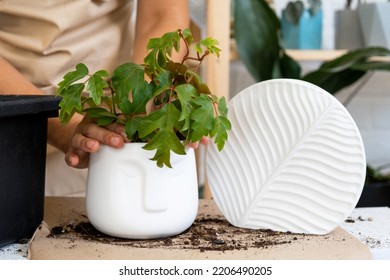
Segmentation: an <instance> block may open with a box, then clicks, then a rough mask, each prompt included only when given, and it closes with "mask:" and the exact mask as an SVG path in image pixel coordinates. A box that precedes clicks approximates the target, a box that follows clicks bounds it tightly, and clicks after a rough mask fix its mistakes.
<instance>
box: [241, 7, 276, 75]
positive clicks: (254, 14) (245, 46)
mask: <svg viewBox="0 0 390 280" xmlns="http://www.w3.org/2000/svg"><path fill="white" fill-rule="evenodd" d="M234 18H235V20H234V35H235V38H236V42H237V49H238V53H239V56H240V58H241V60H242V61H243V63H244V65H245V66H246V68H247V69H248V71H249V72H250V73H251V75H252V76H253V78H254V79H255V80H256V81H258V82H260V81H263V80H268V79H272V78H273V76H272V73H273V70H274V65H275V64H277V63H278V61H279V55H280V50H281V46H280V44H279V37H278V34H279V30H280V22H279V19H278V17H277V16H276V14H275V13H274V11H273V10H272V9H271V8H270V7H269V5H268V3H267V2H265V1H264V0H245V1H242V0H235V1H234ZM280 72H282V71H280Z"/></svg>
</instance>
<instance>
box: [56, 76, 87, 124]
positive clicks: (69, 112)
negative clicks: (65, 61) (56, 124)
mask: <svg viewBox="0 0 390 280" xmlns="http://www.w3.org/2000/svg"><path fill="white" fill-rule="evenodd" d="M84 87H85V85H84V84H82V83H77V84H73V85H70V86H68V87H67V88H66V89H63V90H62V91H61V96H62V97H63V98H62V100H61V102H60V104H59V107H60V108H61V112H60V120H61V122H62V123H63V124H67V123H68V122H69V120H70V119H71V118H72V116H73V114H74V113H75V112H81V111H82V110H83V107H82V105H81V93H82V92H83V90H84Z"/></svg>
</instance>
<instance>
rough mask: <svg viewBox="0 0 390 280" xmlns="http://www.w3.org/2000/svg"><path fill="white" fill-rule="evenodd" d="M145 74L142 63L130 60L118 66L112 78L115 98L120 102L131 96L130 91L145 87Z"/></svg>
mask: <svg viewBox="0 0 390 280" xmlns="http://www.w3.org/2000/svg"><path fill="white" fill-rule="evenodd" d="M144 75H145V70H144V68H143V67H142V66H141V65H138V64H135V63H131V62H129V63H125V64H122V65H120V66H118V67H117V68H116V69H115V70H114V73H113V75H112V78H111V83H112V87H113V88H114V91H115V100H116V101H117V102H118V103H120V102H121V101H122V100H124V99H128V98H129V95H130V92H132V91H134V90H135V89H137V88H142V87H144V85H145V80H144Z"/></svg>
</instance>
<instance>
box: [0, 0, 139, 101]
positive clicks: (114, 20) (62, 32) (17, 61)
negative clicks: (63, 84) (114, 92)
mask: <svg viewBox="0 0 390 280" xmlns="http://www.w3.org/2000/svg"><path fill="white" fill-rule="evenodd" d="M132 14H133V1H131V0H127V1H126V0H33V1H32V0H0V55H1V56H2V57H4V58H5V59H6V60H8V61H9V62H10V63H11V64H12V65H14V66H15V67H16V68H17V69H18V70H19V71H20V72H21V73H23V75H24V76H25V77H27V78H28V79H29V80H30V81H32V82H33V83H34V84H35V85H36V86H38V87H39V88H41V89H42V90H44V91H45V92H46V93H48V94H55V89H56V85H57V83H58V82H59V81H60V80H61V78H62V77H63V75H64V74H65V73H66V72H68V71H70V70H72V69H74V67H75V65H76V64H77V63H79V62H83V63H85V64H86V65H87V66H88V67H89V68H90V71H97V70H100V69H106V70H108V71H112V70H113V68H114V67H116V66H118V65H119V64H120V63H123V62H126V61H129V60H130V57H131V50H132V42H133V36H132V35H133V34H134V32H133V24H132V18H131V16H132Z"/></svg>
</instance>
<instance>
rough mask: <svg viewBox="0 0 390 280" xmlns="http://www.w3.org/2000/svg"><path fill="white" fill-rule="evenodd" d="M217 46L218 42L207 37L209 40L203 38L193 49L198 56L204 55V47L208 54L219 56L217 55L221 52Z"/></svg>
mask: <svg viewBox="0 0 390 280" xmlns="http://www.w3.org/2000/svg"><path fill="white" fill-rule="evenodd" d="M218 44H219V42H218V41H217V40H215V39H213V38H211V37H209V38H205V39H202V40H200V41H199V42H198V43H197V44H196V46H195V49H196V51H197V52H198V53H199V54H201V55H202V54H204V50H203V47H205V48H206V49H207V50H208V51H209V52H210V53H212V54H215V55H217V56H219V53H220V52H221V50H220V49H219V48H218V47H217V45H218Z"/></svg>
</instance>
